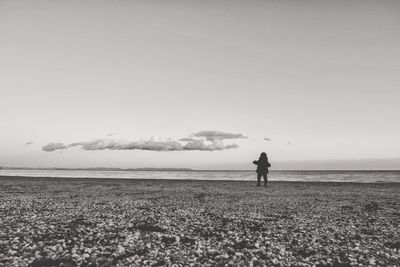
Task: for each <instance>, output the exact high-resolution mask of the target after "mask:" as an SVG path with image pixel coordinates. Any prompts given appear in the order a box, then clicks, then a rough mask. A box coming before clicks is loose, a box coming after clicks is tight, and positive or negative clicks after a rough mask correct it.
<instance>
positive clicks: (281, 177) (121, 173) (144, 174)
mask: <svg viewBox="0 0 400 267" xmlns="http://www.w3.org/2000/svg"><path fill="white" fill-rule="evenodd" d="M0 176H26V177H56V178H104V179H113V178H114V179H115V178H123V179H175V180H226V181H255V180H256V173H255V171H231V170H230V171H220V170H218V171H215V170H209V171H208V170H200V171H199V170H171V171H164V170H155V171H153V170H151V171H150V170H146V171H137V170H133V171H131V170H129V171H128V170H118V171H111V170H48V169H0ZM268 180H269V181H300V182H354V183H400V170H394V171H336V170H335V171H315V170H312V171H303V170H302V171H270V173H269V175H268Z"/></svg>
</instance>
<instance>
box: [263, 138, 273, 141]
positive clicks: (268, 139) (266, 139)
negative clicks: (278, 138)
mask: <svg viewBox="0 0 400 267" xmlns="http://www.w3.org/2000/svg"><path fill="white" fill-rule="evenodd" d="M264 140H265V141H268V142H270V141H272V139H271V138H268V137H265V138H264Z"/></svg>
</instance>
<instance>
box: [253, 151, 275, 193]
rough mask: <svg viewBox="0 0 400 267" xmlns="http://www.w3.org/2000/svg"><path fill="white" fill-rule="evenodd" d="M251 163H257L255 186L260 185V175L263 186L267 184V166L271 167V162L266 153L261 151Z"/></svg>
mask: <svg viewBox="0 0 400 267" xmlns="http://www.w3.org/2000/svg"><path fill="white" fill-rule="evenodd" d="M253 164H255V165H257V171H256V172H257V186H260V185H261V184H260V182H261V176H262V177H263V178H264V186H267V182H268V173H269V170H268V168H269V167H271V163H269V162H268V157H267V153H265V152H263V153H261V155H260V158H259V159H258V160H255V161H253Z"/></svg>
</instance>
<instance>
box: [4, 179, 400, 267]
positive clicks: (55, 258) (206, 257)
mask: <svg viewBox="0 0 400 267" xmlns="http://www.w3.org/2000/svg"><path fill="white" fill-rule="evenodd" d="M399 222H400V184H356V183H309V182H305V183H302V182H271V183H270V184H269V186H268V187H267V188H264V187H256V186H255V181H254V182H237V181H232V182H229V181H187V180H179V181H177V180H175V181H174V180H123V179H115V180H114V179H62V178H23V177H0V266H10V265H19V266H27V265H31V266H129V265H130V266H143V265H153V266H171V265H172V266H204V265H205V266H207V265H208V266H237V265H239V266H264V265H267V266H368V265H370V266H374V265H380V266H390V265H392V266H396V265H397V266H398V265H399V259H400V238H399V237H400V229H399Z"/></svg>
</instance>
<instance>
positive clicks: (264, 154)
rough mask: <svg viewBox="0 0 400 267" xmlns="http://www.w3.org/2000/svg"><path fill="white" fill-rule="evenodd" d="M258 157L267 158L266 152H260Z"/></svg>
mask: <svg viewBox="0 0 400 267" xmlns="http://www.w3.org/2000/svg"><path fill="white" fill-rule="evenodd" d="M260 159H268V157H267V153H265V152H262V153H261V154H260Z"/></svg>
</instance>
